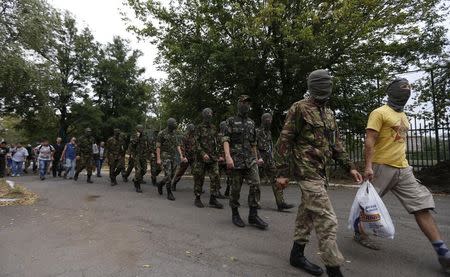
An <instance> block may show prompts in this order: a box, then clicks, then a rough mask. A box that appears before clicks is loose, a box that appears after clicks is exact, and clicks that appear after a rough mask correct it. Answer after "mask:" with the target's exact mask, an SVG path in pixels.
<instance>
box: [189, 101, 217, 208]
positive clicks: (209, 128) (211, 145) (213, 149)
mask: <svg viewBox="0 0 450 277" xmlns="http://www.w3.org/2000/svg"><path fill="white" fill-rule="evenodd" d="M212 116H213V112H212V110H211V109H210V108H205V109H203V111H202V118H203V122H202V123H200V124H199V125H198V126H197V128H196V130H195V164H194V167H193V169H192V174H193V175H194V195H195V200H194V205H195V206H196V207H198V208H203V207H204V205H203V203H202V201H201V199H200V197H201V195H202V190H203V183H204V181H205V175H206V174H208V175H209V184H210V185H209V188H210V189H209V192H210V198H209V206H210V207H213V208H217V209H222V208H223V205H222V204H221V203H219V201H217V197H218V195H219V187H220V177H219V164H218V161H219V158H220V152H219V148H220V143H219V142H218V141H217V137H218V135H217V129H216V126H215V125H214V124H212V123H211V121H212Z"/></svg>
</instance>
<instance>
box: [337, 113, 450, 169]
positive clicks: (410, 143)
mask: <svg viewBox="0 0 450 277" xmlns="http://www.w3.org/2000/svg"><path fill="white" fill-rule="evenodd" d="M409 120H410V129H409V130H408V134H407V144H406V145H407V148H406V156H407V159H408V162H409V164H410V165H411V166H413V167H414V169H415V170H420V169H421V168H425V167H431V166H433V165H435V164H436V163H438V162H439V161H448V160H450V122H449V117H447V118H446V119H445V120H444V121H441V122H440V123H438V124H434V123H433V122H430V121H427V120H425V119H418V118H417V117H410V118H409ZM364 137H365V134H364V133H354V132H351V131H342V139H343V141H344V143H345V146H346V150H347V152H348V153H349V155H350V157H351V159H352V160H353V161H355V162H357V163H363V162H364Z"/></svg>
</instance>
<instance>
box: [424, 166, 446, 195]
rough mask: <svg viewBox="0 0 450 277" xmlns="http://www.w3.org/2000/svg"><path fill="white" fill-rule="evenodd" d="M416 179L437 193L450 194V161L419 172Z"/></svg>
mask: <svg viewBox="0 0 450 277" xmlns="http://www.w3.org/2000/svg"><path fill="white" fill-rule="evenodd" d="M416 178H417V179H419V180H420V181H421V182H422V184H424V185H425V186H427V187H428V188H429V189H430V190H431V191H433V192H435V193H450V161H444V162H439V163H437V164H436V165H435V166H433V167H429V168H424V169H422V170H420V171H419V172H417V174H416Z"/></svg>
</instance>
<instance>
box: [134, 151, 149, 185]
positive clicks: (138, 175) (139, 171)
mask: <svg viewBox="0 0 450 277" xmlns="http://www.w3.org/2000/svg"><path fill="white" fill-rule="evenodd" d="M145 173H147V159H146V158H145V157H135V158H134V178H133V182H138V183H142V181H143V180H144V175H145Z"/></svg>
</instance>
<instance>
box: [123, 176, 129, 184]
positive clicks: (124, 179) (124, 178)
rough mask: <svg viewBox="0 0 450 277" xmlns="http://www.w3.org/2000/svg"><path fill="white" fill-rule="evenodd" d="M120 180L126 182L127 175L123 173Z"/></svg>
mask: <svg viewBox="0 0 450 277" xmlns="http://www.w3.org/2000/svg"><path fill="white" fill-rule="evenodd" d="M122 181H124V182H125V183H126V182H128V177H127V176H125V175H122Z"/></svg>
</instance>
